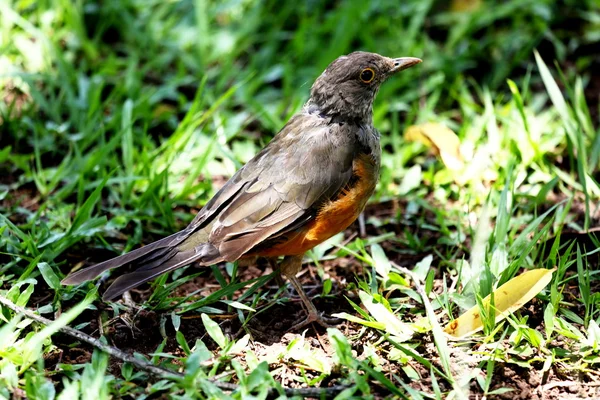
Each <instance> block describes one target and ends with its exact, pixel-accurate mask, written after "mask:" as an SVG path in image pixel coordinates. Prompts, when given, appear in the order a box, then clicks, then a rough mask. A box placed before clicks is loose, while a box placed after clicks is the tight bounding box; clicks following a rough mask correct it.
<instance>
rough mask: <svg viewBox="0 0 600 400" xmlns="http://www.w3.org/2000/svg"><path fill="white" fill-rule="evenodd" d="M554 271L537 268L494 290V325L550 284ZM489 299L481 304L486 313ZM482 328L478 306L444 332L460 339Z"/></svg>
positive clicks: (450, 324)
mask: <svg viewBox="0 0 600 400" xmlns="http://www.w3.org/2000/svg"><path fill="white" fill-rule="evenodd" d="M555 270H556V268H553V269H545V268H539V269H534V270H531V271H527V272H524V273H522V274H521V275H519V276H516V277H514V278H513V279H511V280H510V281H508V282H506V283H505V284H504V285H502V286H500V287H499V288H498V289H496V290H495V291H494V293H493V294H494V308H495V311H496V323H498V322H499V321H501V320H503V319H504V318H506V316H507V315H509V314H511V313H512V312H514V311H515V310H517V309H519V308H521V307H522V306H523V305H524V304H525V303H527V302H528V301H529V300H531V299H533V298H534V297H535V296H536V295H537V294H538V293H539V292H540V291H541V290H542V289H543V288H545V287H546V285H547V284H548V283H549V282H550V280H551V279H552V273H553V272H554V271H555ZM490 299H491V295H489V296H487V297H486V298H485V299H483V302H482V303H483V307H484V308H485V310H486V312H489V310H490ZM482 328H483V323H482V322H481V310H480V308H479V305H475V306H474V307H472V308H471V309H470V310H468V311H467V312H465V313H464V314H463V315H461V316H460V317H458V318H457V319H455V320H454V321H451V322H450V323H449V324H448V325H447V326H446V327H445V328H444V332H446V333H448V334H449V335H450V336H453V337H455V338H462V337H465V336H468V335H472V334H473V333H475V332H477V331H479V330H480V329H482Z"/></svg>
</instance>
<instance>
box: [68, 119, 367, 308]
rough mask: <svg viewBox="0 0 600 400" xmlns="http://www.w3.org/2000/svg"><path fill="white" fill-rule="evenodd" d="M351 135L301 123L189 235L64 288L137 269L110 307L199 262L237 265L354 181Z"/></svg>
mask: <svg viewBox="0 0 600 400" xmlns="http://www.w3.org/2000/svg"><path fill="white" fill-rule="evenodd" d="M351 129H352V128H350V127H348V126H342V125H337V124H334V125H328V124H325V123H324V122H323V120H322V119H321V118H319V117H316V116H311V115H306V114H304V115H297V116H295V117H293V118H292V119H291V120H290V121H289V122H288V124H287V125H286V126H285V127H284V128H283V129H282V130H281V132H280V133H279V134H277V135H276V136H275V138H274V139H273V140H272V141H271V142H270V143H269V145H268V146H267V147H265V148H264V149H263V150H262V151H261V152H260V153H258V154H257V155H256V156H255V157H254V158H253V159H252V160H250V161H249V162H248V163H247V164H246V165H245V166H244V167H242V168H241V169H240V170H239V171H238V172H237V173H236V174H235V175H234V176H233V177H232V178H231V179H230V180H229V181H228V182H227V183H226V184H225V186H223V188H222V189H221V190H219V191H218V192H217V194H215V196H214V197H213V198H212V199H211V200H210V201H209V202H208V203H207V204H206V206H205V207H204V208H203V209H202V210H201V211H200V212H199V213H198V215H197V216H196V218H195V219H194V220H193V221H192V223H191V224H190V225H189V226H188V227H187V228H186V229H184V230H183V231H181V232H178V233H176V234H173V235H171V236H169V237H167V238H164V239H161V240H159V241H157V242H154V243H151V244H149V245H147V246H144V247H142V248H139V249H136V250H134V251H132V252H130V253H127V254H124V255H122V256H119V257H116V258H113V259H111V260H108V261H105V262H103V263H100V264H96V265H93V266H91V267H88V268H86V269H84V270H81V271H78V272H75V273H73V274H71V275H69V276H68V277H67V278H65V279H64V280H63V284H78V283H81V282H84V281H86V280H90V279H93V278H95V277H96V276H98V275H99V274H100V273H102V272H103V271H106V270H108V269H112V268H116V267H120V266H123V265H127V264H132V265H134V266H135V267H136V270H135V271H134V272H131V273H129V274H125V275H122V276H120V277H119V278H117V279H116V280H115V281H114V282H113V284H112V285H111V286H110V287H109V288H108V290H107V291H106V292H105V294H104V296H103V298H104V299H105V300H108V299H112V298H115V297H117V296H118V295H120V294H122V293H123V292H124V291H126V290H128V289H131V288H133V287H136V286H138V285H140V284H142V283H144V282H146V281H149V280H150V279H153V278H155V277H157V276H159V275H161V274H163V273H165V272H167V271H171V270H173V269H175V268H179V267H182V266H184V265H187V264H190V263H191V262H193V261H198V262H200V263H202V264H204V265H209V264H214V263H216V262H220V261H223V260H226V261H234V260H237V259H238V258H240V257H241V256H243V255H244V254H245V253H246V252H248V251H249V250H251V249H252V248H253V247H255V246H256V245H259V244H261V243H262V242H264V241H265V240H267V239H269V238H271V237H274V236H277V235H281V234H282V233H285V232H286V231H287V230H290V229H296V228H298V227H299V226H301V225H302V224H304V223H306V222H308V221H310V220H311V219H312V218H314V217H315V215H316V212H317V210H318V207H319V206H320V205H321V204H323V203H324V202H325V201H327V200H329V199H331V198H332V197H333V196H334V195H335V194H336V193H338V192H339V191H340V190H342V189H343V188H344V187H345V186H346V184H347V183H348V182H349V180H350V178H351V176H352V161H353V158H354V155H355V152H356V136H355V132H352V131H351Z"/></svg>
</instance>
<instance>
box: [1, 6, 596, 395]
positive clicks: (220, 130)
mask: <svg viewBox="0 0 600 400" xmlns="http://www.w3.org/2000/svg"><path fill="white" fill-rule="evenodd" d="M297 3H298V4H295V3H288V2H285V3H284V2H268V1H253V0H246V1H226V2H216V1H208V0H196V1H172V2H165V1H139V0H126V1H104V2H94V1H76V2H68V1H54V2H50V1H36V2H33V1H26V0H22V1H15V0H0V295H1V296H3V297H4V298H6V299H8V300H10V301H12V302H13V303H15V304H17V305H19V306H24V307H27V308H29V309H32V310H37V312H39V314H41V315H43V316H45V317H47V318H50V319H53V320H56V322H55V323H54V324H52V325H50V326H49V327H47V328H45V327H44V326H43V325H40V324H38V323H35V322H32V321H31V320H30V319H28V318H24V317H22V316H20V315H18V314H17V313H14V312H12V311H10V310H9V309H8V308H7V307H4V306H2V307H1V308H0V397H3V398H11V396H22V395H23V393H25V395H26V396H27V397H28V398H42V399H53V398H61V399H67V398H68V399H70V398H76V397H81V398H109V397H110V396H112V397H113V398H120V397H127V396H130V397H134V398H138V397H144V396H146V397H151V396H158V395H161V396H164V397H165V398H210V397H212V398H226V396H230V397H231V398H246V397H248V396H250V395H256V396H257V397H260V398H264V397H265V396H267V394H269V393H270V394H271V395H275V394H278V395H280V396H282V397H283V396H287V395H290V396H291V395H292V394H293V393H292V392H289V391H288V392H285V391H284V387H302V388H318V387H327V386H335V385H337V386H338V388H339V390H340V391H341V392H340V393H338V397H339V398H350V397H352V396H366V397H384V396H390V397H403V398H416V399H417V398H423V399H430V398H448V397H452V398H467V396H468V395H469V394H471V395H479V396H488V398H492V397H493V396H501V395H502V394H503V393H504V392H506V391H507V390H508V389H510V388H512V389H514V388H515V386H514V385H512V382H511V381H510V380H509V379H506V378H503V377H504V376H505V375H504V374H503V373H501V372H502V371H513V372H514V371H516V374H517V376H519V375H521V376H522V375H523V374H524V372H523V371H527V372H526V373H527V374H530V376H533V375H535V374H537V375H535V376H536V377H539V382H541V383H540V385H554V384H558V383H560V382H564V381H569V380H572V381H574V382H575V383H576V389H577V390H578V391H579V393H580V395H581V396H584V395H589V394H590V393H592V392H589V391H587V392H586V391H585V390H588V389H589V390H593V388H594V386H593V384H595V383H596V382H597V374H596V372H595V371H596V370H597V368H598V363H600V329H599V328H598V325H599V323H600V312H599V307H600V297H599V296H598V294H597V289H598V282H599V280H598V273H597V270H598V250H597V249H598V247H599V246H598V244H599V243H598V240H597V236H592V235H587V234H581V235H573V232H574V231H577V232H580V231H584V230H588V229H590V228H594V227H595V226H597V224H598V221H599V219H600V217H599V214H598V204H599V201H600V186H599V184H598V180H599V178H600V134H599V130H598V129H599V124H598V112H599V110H598V108H599V107H598V98H597V93H596V92H594V90H593V88H594V87H596V88H597V85H598V83H597V77H596V76H595V75H594V74H593V71H594V70H595V69H597V68H598V63H597V61H595V59H594V57H595V53H594V51H593V50H590V49H591V48H592V46H593V45H594V44H595V43H597V41H598V38H599V37H600V22H599V21H600V12H598V10H597V7H595V2H594V1H592V0H590V1H577V2H575V1H567V2H565V4H564V5H558V4H555V2H553V1H541V2H524V1H518V0H512V1H506V2H502V4H501V5H491V4H488V3H481V4H480V5H479V6H477V4H478V2H472V3H474V4H475V5H476V9H475V10H473V11H458V12H455V11H451V10H450V9H447V8H446V6H445V5H444V4H442V3H440V2H433V1H425V2H421V1H415V2H407V4H404V3H402V4H401V5H398V2H396V1H384V0H381V1H376V2H364V1H363V2H359V1H352V0H350V1H344V2H339V3H338V4H335V5H332V4H329V3H327V2H323V1H312V2H297ZM573 26H576V27H577V28H572V27H573ZM359 49H360V50H369V51H376V52H379V53H382V54H385V55H389V56H415V57H420V58H422V59H423V60H424V62H423V64H421V65H419V66H418V67H416V68H413V69H410V70H407V71H404V72H403V73H402V74H401V75H399V76H397V77H396V78H395V79H394V80H392V81H390V82H388V83H386V85H385V86H384V87H383V88H382V90H381V92H380V94H379V95H378V98H377V100H376V104H375V109H374V115H375V125H376V127H377V128H378V129H379V130H380V131H381V133H382V146H383V147H384V155H383V160H382V164H383V167H382V173H381V179H380V183H379V185H378V187H377V191H376V194H375V195H374V196H373V198H372V201H371V206H370V208H369V210H368V212H367V214H366V226H367V232H368V235H367V237H364V238H356V237H348V236H347V235H346V236H345V237H344V236H343V235H339V236H336V237H334V238H332V240H330V241H329V242H327V243H324V244H322V245H321V246H319V247H318V248H316V249H314V250H313V251H312V252H311V254H309V257H308V259H309V260H310V261H309V262H307V264H308V265H310V268H311V269H312V270H314V271H315V272H316V274H315V276H316V280H317V281H318V283H319V284H321V283H322V284H323V287H322V288H321V287H320V286H319V288H318V290H317V292H315V293H318V294H319V297H320V299H321V302H322V303H321V304H323V303H327V304H329V303H332V304H336V305H337V306H336V307H337V308H336V310H340V312H345V314H343V315H344V316H345V318H348V319H349V320H350V322H348V325H347V326H346V327H344V326H340V327H339V330H337V329H330V330H327V332H324V331H318V332H319V338H320V340H321V343H326V344H325V346H321V345H319V344H318V343H319V340H316V339H314V338H315V337H316V336H315V331H314V329H313V328H311V329H309V331H308V332H306V333H305V334H302V333H300V334H294V335H291V336H286V337H285V339H284V338H283V337H282V336H283V333H285V327H281V328H279V329H280V330H282V334H281V335H280V337H279V339H280V340H279V341H276V343H275V344H265V343H266V342H265V341H261V340H258V339H256V338H255V336H256V332H255V331H253V330H252V326H253V322H256V321H262V320H261V319H260V318H264V317H265V316H268V315H270V313H275V314H276V313H277V310H281V309H282V308H283V307H290V301H289V300H290V299H289V296H288V294H287V293H286V292H285V291H284V290H277V289H274V288H272V287H270V286H266V282H267V281H268V279H269V278H270V275H269V274H262V275H261V274H260V273H256V274H255V275H254V276H251V277H248V274H246V273H245V272H244V271H245V267H242V266H238V265H234V264H228V265H226V266H222V267H213V268H211V269H210V271H208V270H207V271H200V270H196V269H194V268H186V269H182V270H179V271H176V272H174V273H172V274H169V275H165V276H163V277H160V278H159V279H157V280H156V281H155V282H153V283H152V284H151V285H150V286H148V287H147V288H148V290H147V291H146V292H144V293H142V294H139V295H136V296H137V297H136V299H141V302H140V303H138V304H133V305H132V304H131V303H130V302H125V303H123V302H119V303H112V304H110V305H106V304H103V303H101V301H100V300H98V299H93V297H92V296H93V294H92V295H88V292H90V290H93V287H94V286H93V285H92V284H84V285H81V286H79V287H63V286H61V285H60V283H59V282H60V279H61V278H62V277H64V276H65V275H66V274H67V273H68V272H69V271H71V270H72V269H73V268H79V267H81V266H82V265H83V264H84V263H85V262H86V260H90V261H101V260H103V259H106V258H108V257H110V256H113V255H116V254H119V253H121V252H124V251H128V250H131V249H133V248H134V247H136V246H139V245H140V244H147V243H149V242H150V241H152V240H155V239H157V238H160V237H163V236H165V235H167V234H170V233H173V232H175V231H176V230H178V229H181V228H183V227H184V226H185V225H186V224H187V223H189V222H190V221H191V220H192V218H193V216H194V212H193V211H195V210H198V209H199V208H200V207H201V206H202V204H204V203H205V202H206V201H207V200H208V199H209V198H210V196H211V195H212V194H214V191H215V188H216V184H218V182H220V181H222V180H223V178H224V177H228V176H231V175H232V174H233V173H234V172H235V171H236V169H237V168H239V167H240V166H241V165H243V163H244V162H246V161H248V160H249V159H250V158H251V157H252V156H253V155H254V154H255V153H256V152H257V151H258V150H259V149H260V148H261V147H262V146H263V145H265V144H266V143H268V141H269V140H270V139H271V137H272V136H273V135H274V134H275V133H276V132H277V130H278V129H280V128H281V127H282V126H283V124H284V123H285V121H287V119H288V118H289V117H290V116H291V115H292V114H293V113H295V112H296V111H298V110H299V109H300V107H301V106H302V104H303V102H304V101H305V100H306V98H307V97H308V93H309V89H310V84H311V83H312V81H313V80H314V79H315V78H316V77H317V76H318V75H319V73H320V72H321V71H322V70H323V69H324V68H325V67H326V66H327V64H328V63H329V62H331V61H332V60H333V59H335V58H336V57H337V56H339V55H341V54H345V53H348V52H350V51H353V50H359ZM535 49H538V51H539V53H538V52H536V51H535ZM594 85H596V86H594ZM430 122H436V123H441V124H444V125H445V126H447V127H449V128H451V129H452V130H453V131H454V132H456V134H457V135H458V137H459V139H460V142H461V152H462V157H463V159H464V168H463V169H462V170H459V171H453V170H451V169H449V168H446V166H445V164H444V163H443V162H442V161H441V159H440V158H439V157H435V156H433V155H432V152H431V149H428V148H427V146H424V145H423V144H421V143H414V142H408V141H406V140H405V139H404V136H403V134H404V131H405V130H406V128H408V127H409V126H411V125H417V124H423V123H430ZM352 229H353V230H354V231H357V230H358V227H357V225H356V226H353V228H352ZM565 233H569V234H571V237H575V238H576V241H575V242H574V241H572V240H571V241H569V240H561V235H563V234H565ZM348 239H350V240H348ZM340 260H346V261H347V262H348V263H349V267H348V268H350V267H352V265H355V266H356V265H359V266H360V267H361V268H359V269H357V268H356V267H353V268H352V269H351V271H352V272H350V273H347V274H346V275H344V273H343V267H342V265H344V264H343V262H342V261H340ZM403 267H404V268H408V269H409V270H411V271H412V274H407V273H406V270H405V269H403ZM553 267H557V271H556V272H555V273H554V277H553V280H552V282H551V283H550V285H549V286H548V287H547V288H546V289H545V290H544V291H542V293H540V294H539V295H538V296H537V298H536V299H535V300H534V301H533V302H532V303H531V305H528V306H526V307H525V308H524V309H522V310H520V311H518V312H516V313H515V314H514V315H513V316H511V317H510V318H508V319H507V320H505V321H503V322H501V323H499V324H497V325H496V324H494V322H493V318H492V316H488V318H484V320H485V321H484V325H485V329H484V332H483V333H480V334H478V335H477V336H476V337H475V338H472V339H471V340H464V341H459V342H455V341H449V340H448V339H447V338H446V337H445V336H444V334H443V333H442V332H441V327H443V326H444V325H445V324H446V323H447V322H448V321H450V320H452V319H453V318H455V317H457V316H458V315H459V314H460V313H461V312H462V311H464V310H465V309H467V308H469V307H471V306H473V305H475V304H477V303H478V301H480V300H481V299H482V298H483V297H485V296H486V295H487V294H489V293H490V292H492V291H493V289H494V288H496V287H498V286H499V285H501V284H502V283H504V282H507V281H508V280H509V279H511V278H512V277H514V276H516V275H518V274H519V273H520V272H522V271H523V270H527V269H532V268H553ZM211 276H212V278H211ZM198 280H200V282H204V283H206V282H210V285H212V286H211V293H210V294H208V295H207V293H206V292H204V291H203V289H205V288H203V287H198V285H197V282H198ZM344 280H346V283H347V285H346V286H345V288H343V289H340V287H341V286H340V285H341V283H340V282H341V281H344ZM308 281H312V282H314V280H308ZM313 284H314V283H313ZM194 285H195V286H194ZM190 288H192V289H190ZM92 300H93V302H92ZM284 309H285V310H288V309H287V308H284ZM207 315H210V316H212V317H213V319H212V320H211V319H210V318H208V317H207ZM422 317H425V318H426V319H423V318H422ZM228 319H229V320H231V319H233V320H234V321H236V322H235V324H233V325H234V326H236V327H239V328H240V330H239V332H235V331H234V332H230V331H228V329H229V328H230V327H231V325H232V323H230V322H229V323H228V322H227V320H228ZM149 320H152V321H154V320H156V321H157V323H156V325H157V326H154V325H153V326H152V327H151V329H152V332H151V333H150V331H144V330H145V329H150V328H148V327H147V326H143V324H144V323H146V322H148V321H149ZM426 321H428V322H426ZM66 324H69V325H70V326H72V327H73V328H76V329H80V330H83V331H86V332H88V333H91V334H93V336H96V337H98V336H100V334H101V333H103V334H104V336H105V337H106V338H107V339H106V340H107V342H108V343H114V342H115V341H117V342H118V340H119V336H118V335H119V334H120V333H122V332H132V334H133V333H136V332H137V334H140V332H142V334H141V335H142V336H137V338H138V339H139V341H140V343H139V347H135V346H132V347H130V348H129V349H128V351H130V352H137V353H138V354H137V355H136V357H138V358H140V359H143V360H145V361H146V362H149V363H151V364H153V365H155V366H160V367H162V368H164V369H166V370H168V371H174V372H180V373H181V374H182V375H181V376H175V377H174V376H172V375H165V376H163V377H160V376H159V377H157V376H149V375H148V373H147V372H144V371H142V370H139V369H137V368H134V367H133V365H132V364H130V363H119V362H118V361H117V362H115V360H114V359H110V358H109V357H108V356H107V355H106V354H105V353H102V352H100V351H98V350H92V348H91V347H89V346H88V347H86V345H83V344H81V343H72V339H68V338H67V337H66V336H65V335H64V334H62V333H57V330H58V328H59V327H63V326H65V325H66ZM342 332H344V333H342ZM143 333H146V334H148V335H150V336H151V335H154V337H158V338H159V339H160V340H159V341H158V345H154V344H153V346H154V347H152V348H149V346H148V345H147V344H146V343H145V342H144V343H142V342H143V340H142V339H143V336H144V335H143ZM140 338H142V339H140ZM313 339H314V340H313ZM255 340H256V341H255ZM263 342H265V343H263ZM75 351H82V353H83V354H86V356H85V357H82V358H80V359H76V358H75V357H71V358H69V359H68V360H63V359H62V355H63V354H65V355H70V354H75ZM457 360H466V361H464V362H458V361H457ZM218 382H226V383H227V382H229V383H236V384H237V385H239V387H238V389H236V390H235V391H233V392H230V391H225V392H223V390H225V389H224V386H223V385H220V384H219V383H218ZM586 385H589V386H586ZM548 387H550V386H548ZM534 389H536V388H535V387H533V389H532V390H534ZM225 393H227V394H225ZM286 393H287V394H286ZM564 393H566V392H560V394H564ZM560 394H559V395H560ZM509 396H512V395H510V394H509Z"/></svg>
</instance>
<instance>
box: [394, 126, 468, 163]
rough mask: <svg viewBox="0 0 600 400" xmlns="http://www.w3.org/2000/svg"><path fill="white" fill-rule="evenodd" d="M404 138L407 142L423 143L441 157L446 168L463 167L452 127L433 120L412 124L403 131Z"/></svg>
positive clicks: (458, 145)
mask: <svg viewBox="0 0 600 400" xmlns="http://www.w3.org/2000/svg"><path fill="white" fill-rule="evenodd" d="M404 138H405V139H406V140H407V141H409V142H421V143H423V144H425V145H426V146H427V147H429V148H430V149H431V150H432V151H433V153H434V154H436V155H439V156H440V157H441V159H442V161H443V162H444V165H446V167H447V168H448V169H450V170H453V171H457V170H461V169H463V166H464V161H463V158H462V155H461V154H460V140H459V139H458V136H456V134H455V133H454V132H453V131H452V129H450V128H448V127H446V126H444V125H442V124H438V123H434V122H430V123H426V124H421V125H412V126H409V127H408V128H407V129H406V131H405V132H404Z"/></svg>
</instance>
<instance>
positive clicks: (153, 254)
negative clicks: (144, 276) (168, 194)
mask: <svg viewBox="0 0 600 400" xmlns="http://www.w3.org/2000/svg"><path fill="white" fill-rule="evenodd" d="M177 235H179V234H175V235H171V236H167V237H166V238H163V239H160V240H157V241H156V242H154V243H150V244H149V245H146V246H144V247H141V248H139V249H136V250H133V251H130V252H129V253H127V254H123V255H121V256H118V257H115V258H112V259H110V260H107V261H104V262H101V263H99V264H96V265H92V266H91V267H87V268H84V269H82V270H80V271H77V272H74V273H72V274H70V275H68V276H67V277H66V278H65V279H63V280H62V282H61V283H62V284H63V285H78V284H80V283H83V282H86V281H89V280H92V279H94V278H96V277H97V276H99V275H100V274H101V273H103V272H104V271H107V270H109V269H113V268H117V267H121V266H123V265H127V264H131V263H134V262H135V263H136V264H145V263H148V262H149V261H151V260H154V259H160V258H162V257H163V256H164V255H165V253H168V252H169V251H170V250H172V246H173V242H174V241H175V240H176V239H177V238H176V236H177Z"/></svg>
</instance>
